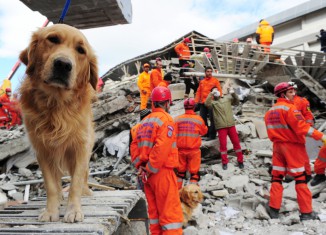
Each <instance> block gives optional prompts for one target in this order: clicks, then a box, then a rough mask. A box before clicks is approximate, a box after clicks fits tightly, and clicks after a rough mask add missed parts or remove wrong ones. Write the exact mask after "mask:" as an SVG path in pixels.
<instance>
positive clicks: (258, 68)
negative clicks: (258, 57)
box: [251, 54, 269, 77]
mask: <svg viewBox="0 0 326 235" xmlns="http://www.w3.org/2000/svg"><path fill="white" fill-rule="evenodd" d="M268 61H269V54H265V57H264V59H263V61H262V62H260V63H259V65H258V66H256V69H255V70H254V72H253V73H252V74H251V77H254V75H256V74H257V73H258V72H259V71H260V70H261V69H262V68H264V66H265V65H266V64H267V62H268Z"/></svg>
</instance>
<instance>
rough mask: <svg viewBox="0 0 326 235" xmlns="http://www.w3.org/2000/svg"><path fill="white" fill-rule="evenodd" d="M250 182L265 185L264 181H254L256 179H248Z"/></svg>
mask: <svg viewBox="0 0 326 235" xmlns="http://www.w3.org/2000/svg"><path fill="white" fill-rule="evenodd" d="M250 182H253V183H254V184H256V185H264V184H266V183H267V182H266V181H265V180H261V179H256V178H254V179H250Z"/></svg>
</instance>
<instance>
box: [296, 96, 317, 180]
mask: <svg viewBox="0 0 326 235" xmlns="http://www.w3.org/2000/svg"><path fill="white" fill-rule="evenodd" d="M293 103H294V105H295V107H297V109H298V110H299V111H300V112H301V113H302V116H303V117H304V118H305V120H306V122H307V123H308V124H309V125H310V126H313V125H314V115H313V114H312V112H311V110H310V103H309V101H308V100H307V99H306V98H304V97H300V96H298V95H296V96H294V99H293ZM305 169H306V173H307V175H311V166H310V159H309V156H308V154H306V161H305Z"/></svg>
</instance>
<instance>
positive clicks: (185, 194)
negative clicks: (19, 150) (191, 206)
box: [179, 187, 190, 203]
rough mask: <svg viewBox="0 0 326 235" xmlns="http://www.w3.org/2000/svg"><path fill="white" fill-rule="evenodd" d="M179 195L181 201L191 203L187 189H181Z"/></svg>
mask: <svg viewBox="0 0 326 235" xmlns="http://www.w3.org/2000/svg"><path fill="white" fill-rule="evenodd" d="M179 195H180V199H181V201H182V202H186V203H187V202H189V200H190V193H189V192H188V190H187V189H186V187H183V188H182V189H180V191H179Z"/></svg>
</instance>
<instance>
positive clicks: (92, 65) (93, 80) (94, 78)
mask: <svg viewBox="0 0 326 235" xmlns="http://www.w3.org/2000/svg"><path fill="white" fill-rule="evenodd" d="M89 70H90V72H89V83H90V84H91V85H92V87H93V88H94V90H96V88H97V82H98V67H97V59H96V57H95V56H92V58H91V60H90V62H89Z"/></svg>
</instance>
